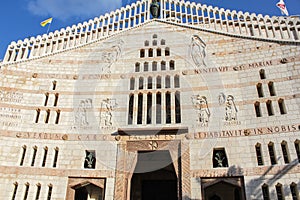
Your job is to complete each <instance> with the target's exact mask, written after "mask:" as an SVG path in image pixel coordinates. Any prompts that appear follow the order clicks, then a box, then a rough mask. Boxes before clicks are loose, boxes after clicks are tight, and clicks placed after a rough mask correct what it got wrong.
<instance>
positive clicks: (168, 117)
mask: <svg viewBox="0 0 300 200" xmlns="http://www.w3.org/2000/svg"><path fill="white" fill-rule="evenodd" d="M165 103H166V104H165V105H166V123H167V124H170V123H171V94H170V93H169V92H167V93H166V102H165Z"/></svg>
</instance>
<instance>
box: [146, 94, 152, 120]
mask: <svg viewBox="0 0 300 200" xmlns="http://www.w3.org/2000/svg"><path fill="white" fill-rule="evenodd" d="M151 122H152V94H151V93H148V94H147V124H151Z"/></svg>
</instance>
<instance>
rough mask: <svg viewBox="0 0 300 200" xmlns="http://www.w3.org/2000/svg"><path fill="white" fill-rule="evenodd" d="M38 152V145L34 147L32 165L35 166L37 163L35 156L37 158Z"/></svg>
mask: <svg viewBox="0 0 300 200" xmlns="http://www.w3.org/2000/svg"><path fill="white" fill-rule="evenodd" d="M36 153H37V146H34V147H33V153H32V160H31V166H32V167H33V166H34V163H35V158H36Z"/></svg>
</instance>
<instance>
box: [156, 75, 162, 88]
mask: <svg viewBox="0 0 300 200" xmlns="http://www.w3.org/2000/svg"><path fill="white" fill-rule="evenodd" d="M160 88H161V77H160V76H158V77H156V89H160Z"/></svg>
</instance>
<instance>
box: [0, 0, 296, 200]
mask: <svg viewBox="0 0 300 200" xmlns="http://www.w3.org/2000/svg"><path fill="white" fill-rule="evenodd" d="M142 2H146V3H147V1H142ZM166 2H169V1H166ZM170 2H172V1H170ZM138 5H139V3H138V4H137V5H135V6H138ZM189 5H190V4H189ZM201 8H202V7H201ZM162 16H164V15H162ZM293 20H295V19H293ZM229 22H230V21H229V20H228V23H229ZM217 23H218V22H217ZM253 23H254V22H253ZM229 24H230V23H229ZM295 24H298V25H297V26H296V25H295V27H296V31H294V32H295V33H296V36H297V37H296V38H299V37H300V35H299V34H298V33H299V19H298V22H297V23H296V22H295ZM193 25H194V24H193ZM254 27H256V26H254ZM222 30H223V29H220V30H215V29H209V27H208V28H207V29H203V27H201V26H200V25H199V26H190V25H189V24H186V23H183V22H176V21H168V20H164V19H163V18H161V19H151V18H149V20H148V21H146V22H144V23H141V24H136V25H135V26H133V27H127V28H124V30H121V29H120V28H119V30H118V31H115V32H114V33H111V34H110V35H107V36H105V37H102V38H99V39H95V40H86V41H85V42H83V43H82V44H81V45H79V46H76V45H75V46H73V47H72V48H66V49H61V50H60V51H57V52H55V51H54V52H51V53H44V54H42V55H40V56H37V57H34V56H32V57H29V58H26V59H23V58H22V59H21V57H20V56H19V57H18V59H15V61H12V60H10V59H7V60H4V62H3V63H1V71H0V72H1V73H0V76H1V81H0V87H1V91H0V92H1V93H0V104H1V107H0V119H1V120H0V123H1V126H0V127H1V128H0V138H1V144H2V145H1V146H0V154H1V156H0V160H1V162H0V163H1V166H0V168H1V171H0V177H1V182H0V199H7V198H10V199H33V198H36V197H37V196H38V199H50V198H51V199H57V200H59V199H73V198H74V195H76V194H77V193H76V194H75V191H81V189H82V188H86V190H87V192H88V194H89V197H88V199H101V198H102V199H105V200H112V199H117V200H119V199H130V197H131V198H132V196H133V191H132V190H131V188H133V185H132V184H131V183H132V182H131V181H132V180H133V179H134V176H135V174H136V173H135V172H136V170H137V168H139V169H140V170H142V173H146V172H150V171H151V170H152V171H155V170H160V168H164V167H165V166H161V163H164V162H167V161H168V163H166V166H167V165H170V166H171V167H170V166H168V167H166V168H165V169H168V170H170V171H172V170H173V172H174V174H175V175H176V182H177V187H178V188H177V196H178V199H195V200H196V199H197V200H200V199H203V200H204V199H209V198H214V196H213V195H216V196H222V195H223V196H224V195H225V196H228V195H229V196H230V195H238V198H240V199H263V196H265V195H269V199H276V198H277V197H278V195H279V196H280V188H281V193H282V196H284V198H285V199H295V193H296V196H297V195H298V196H297V197H296V198H298V199H299V190H300V182H299V178H300V165H299V162H300V155H299V154H300V152H299V151H300V150H299V145H300V143H299V142H300V137H299V132H300V109H299V105H300V100H299V99H300V98H299V88H300V81H299V80H300V75H299V74H300V73H299V72H300V53H299V52H300V46H299V45H300V42H299V40H296V39H295V38H293V39H291V38H285V39H282V38H281V39H278V38H277V39H276V38H271V37H268V36H263V35H261V37H259V36H257V37H256V36H255V35H258V34H257V33H258V32H255V34H254V36H247V35H245V34H243V32H240V33H239V34H237V33H230V31H228V32H226V31H223V32H222ZM276 30H277V29H276ZM90 33H91V34H92V33H94V32H93V31H91V32H90ZM50 35H51V34H50ZM87 35H89V34H87ZM47 44H49V45H50V44H51V43H45V45H46V46H47ZM9 54H10V53H9V50H8V53H7V55H9ZM11 55H12V54H11ZM9 57H11V56H9ZM19 58H20V59H19ZM141 152H144V153H145V152H168V153H165V154H163V156H162V157H161V158H158V160H157V161H153V160H146V161H141V159H140V157H139V156H141V155H142V153H141ZM89 154H90V157H88V155H89ZM154 157H155V156H154ZM155 158H156V157H155ZM154 160H155V159H154ZM87 162H91V163H92V162H94V166H93V165H92V164H90V165H89V164H88V163H87ZM143 162H146V163H148V162H149V163H148V164H150V165H151V166H154V168H153V169H151V170H150V169H144V168H143V167H141V166H143V164H144V163H143ZM156 164H158V165H157V166H156ZM87 166H88V167H87ZM145 166H146V165H145ZM150 168H151V167H150ZM171 168H172V170H171ZM147 170H149V171H147ZM166 179H167V178H166ZM87 187H88V188H87ZM97 188H100V189H97ZM216 188H219V190H222V191H223V190H227V189H228V193H226V192H225V193H217V192H215V190H216ZM263 188H267V191H268V194H266V192H265V193H264V194H263V191H266V190H264V189H263ZM278 188H279V189H278ZM229 189H234V194H233V193H232V194H231V193H230V192H229ZM236 189H237V190H236ZM95 191H96V192H95ZM232 191H233V190H232ZM236 191H237V192H236ZM134 192H136V191H134ZM78 193H79V192H78ZM94 194H97V195H98V196H97V195H96V196H97V197H93V195H94ZM135 195H136V197H135V198H140V196H139V195H141V194H140V193H138V192H136V194H135ZM292 196H294V198H292ZM25 197H26V198H25Z"/></svg>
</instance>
